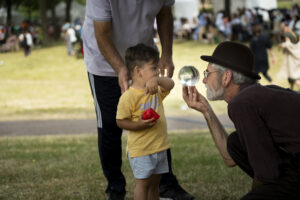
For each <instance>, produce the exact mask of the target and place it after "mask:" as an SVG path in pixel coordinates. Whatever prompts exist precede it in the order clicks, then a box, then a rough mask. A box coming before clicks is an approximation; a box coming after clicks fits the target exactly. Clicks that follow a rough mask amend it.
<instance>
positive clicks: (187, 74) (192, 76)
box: [178, 66, 200, 86]
mask: <svg viewBox="0 0 300 200" xmlns="http://www.w3.org/2000/svg"><path fill="white" fill-rule="evenodd" d="M178 78H179V81H180V83H181V84H182V85H183V86H195V85H196V84H197V83H198V81H199V78H200V76H199V71H198V70H197V69H196V68H195V67H194V66H184V67H182V68H181V69H180V70H179V73H178Z"/></svg>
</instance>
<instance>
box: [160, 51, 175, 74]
mask: <svg viewBox="0 0 300 200" xmlns="http://www.w3.org/2000/svg"><path fill="white" fill-rule="evenodd" d="M158 66H159V69H160V75H161V76H162V77H164V76H165V70H167V77H169V78H172V76H173V73H174V64H173V60H172V57H168V56H162V57H161V58H160V60H159V62H158Z"/></svg>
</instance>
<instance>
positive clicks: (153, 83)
mask: <svg viewBox="0 0 300 200" xmlns="http://www.w3.org/2000/svg"><path fill="white" fill-rule="evenodd" d="M157 91H158V77H153V78H151V79H150V80H148V81H147V82H146V87H145V93H146V94H148V93H149V94H155V93H157Z"/></svg>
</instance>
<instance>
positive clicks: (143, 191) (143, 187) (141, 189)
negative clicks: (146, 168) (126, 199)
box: [134, 177, 151, 200]
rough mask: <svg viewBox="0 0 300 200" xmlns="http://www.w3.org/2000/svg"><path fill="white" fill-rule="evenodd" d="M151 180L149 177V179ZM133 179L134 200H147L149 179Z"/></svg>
mask: <svg viewBox="0 0 300 200" xmlns="http://www.w3.org/2000/svg"><path fill="white" fill-rule="evenodd" d="M150 178H151V177H150ZM150 178H147V179H135V182H136V185H135V189H134V200H147V196H148V189H149V187H150V184H151V179H150Z"/></svg>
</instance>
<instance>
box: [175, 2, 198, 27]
mask: <svg viewBox="0 0 300 200" xmlns="http://www.w3.org/2000/svg"><path fill="white" fill-rule="evenodd" d="M198 14H199V0H175V4H174V6H173V16H174V17H176V19H180V18H187V19H188V20H189V21H190V22H191V21H192V19H193V18H195V17H197V16H198Z"/></svg>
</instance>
